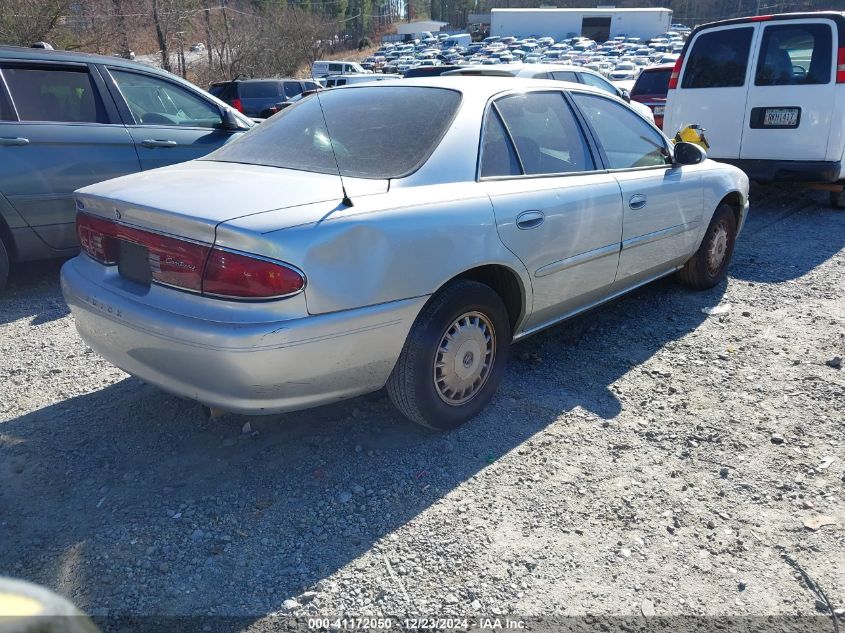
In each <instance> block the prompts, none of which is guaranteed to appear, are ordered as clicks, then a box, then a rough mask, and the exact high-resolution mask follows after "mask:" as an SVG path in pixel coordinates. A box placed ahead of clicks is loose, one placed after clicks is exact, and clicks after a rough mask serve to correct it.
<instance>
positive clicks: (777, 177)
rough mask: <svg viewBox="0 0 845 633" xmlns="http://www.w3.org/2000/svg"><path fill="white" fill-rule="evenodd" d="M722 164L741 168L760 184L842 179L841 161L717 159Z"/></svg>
mask: <svg viewBox="0 0 845 633" xmlns="http://www.w3.org/2000/svg"><path fill="white" fill-rule="evenodd" d="M714 160H717V161H719V162H721V163H728V164H729V165H734V166H735V167H739V168H740V169H741V170H742V171H744V172H745V173H746V174H747V175H748V177H749V178H750V179H751V180H756V181H758V182H777V181H791V182H836V181H838V180H839V178H840V173H841V171H842V163H841V162H840V161H801V160H757V159H742V158H715V157H714Z"/></svg>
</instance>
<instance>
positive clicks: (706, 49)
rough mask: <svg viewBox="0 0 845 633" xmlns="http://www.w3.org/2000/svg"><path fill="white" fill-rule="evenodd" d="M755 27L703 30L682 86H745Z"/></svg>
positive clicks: (697, 40)
mask: <svg viewBox="0 0 845 633" xmlns="http://www.w3.org/2000/svg"><path fill="white" fill-rule="evenodd" d="M753 35H754V27H747V26H746V27H742V28H737V29H723V30H720V31H711V32H709V33H702V34H701V35H699V36H698V38H697V39H696V40H695V44H693V47H692V52H691V53H690V56H689V59H688V60H687V63H686V68H685V69H684V77H683V80H682V81H681V88H735V87H739V86H743V85H745V71H746V69H747V68H748V53H749V51H750V50H751V38H752V37H753Z"/></svg>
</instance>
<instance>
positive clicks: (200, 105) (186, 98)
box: [109, 68, 223, 128]
mask: <svg viewBox="0 0 845 633" xmlns="http://www.w3.org/2000/svg"><path fill="white" fill-rule="evenodd" d="M109 72H110V73H111V76H112V77H113V78H114V81H115V83H116V84H117V87H118V88H119V89H120V93H121V94H122V95H123V98H124V99H125V100H126V103H127V105H128V106H129V109H130V110H131V111H132V116H133V117H134V118H135V123H136V124H138V125H174V126H185V127H206V128H216V127H219V126H220V125H221V124H222V122H223V120H222V116H221V114H220V110H218V109H217V106H215V105H214V104H212V103H209V102H208V101H205V100H204V99H201V98H200V97H198V96H196V95H194V94H192V93H191V92H189V91H187V90H185V89H184V88H182V87H180V86H177V85H175V84H173V83H171V82H169V81H166V80H164V79H159V78H158V77H151V76H150V75H142V74H140V73H133V72H127V71H123V70H117V69H115V68H112V69H110V70H109Z"/></svg>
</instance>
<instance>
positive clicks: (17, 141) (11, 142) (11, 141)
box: [0, 136, 29, 147]
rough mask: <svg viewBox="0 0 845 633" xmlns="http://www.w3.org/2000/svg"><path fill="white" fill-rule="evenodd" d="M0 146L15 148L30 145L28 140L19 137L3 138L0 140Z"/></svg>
mask: <svg viewBox="0 0 845 633" xmlns="http://www.w3.org/2000/svg"><path fill="white" fill-rule="evenodd" d="M0 145H6V146H10V147H13V146H15V145H29V139H28V138H21V137H20V136H18V137H17V138H9V137H2V138H0Z"/></svg>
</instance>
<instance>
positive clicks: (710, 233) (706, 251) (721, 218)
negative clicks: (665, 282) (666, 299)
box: [678, 204, 737, 290]
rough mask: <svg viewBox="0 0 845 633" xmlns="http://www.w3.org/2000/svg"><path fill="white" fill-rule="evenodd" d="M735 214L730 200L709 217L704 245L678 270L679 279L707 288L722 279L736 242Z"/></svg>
mask: <svg viewBox="0 0 845 633" xmlns="http://www.w3.org/2000/svg"><path fill="white" fill-rule="evenodd" d="M736 228H737V227H736V216H735V215H734V212H733V209H732V208H731V207H730V206H728V205H727V204H720V205H719V207H718V208H717V209H716V212H715V213H714V214H713V219H712V220H710V225H709V226H708V227H707V232H706V233H705V234H704V239H703V240H702V241H701V246H699V247H698V250H697V251H696V252H695V254H694V255H693V256H692V257H690V258H689V260H688V261H687V263H686V264H684V267H683V268H682V269H681V270H679V271H678V279H680V280H681V282H682V283H684V284H686V285H687V286H689V287H690V288H695V289H697V290H705V289H707V288H712V287H713V286H715V285H717V284H718V283H719V282H721V281H722V280H723V279H724V278H725V276H726V275H727V274H728V264H730V261H731V257H732V256H733V252H734V243H735V242H736Z"/></svg>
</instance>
